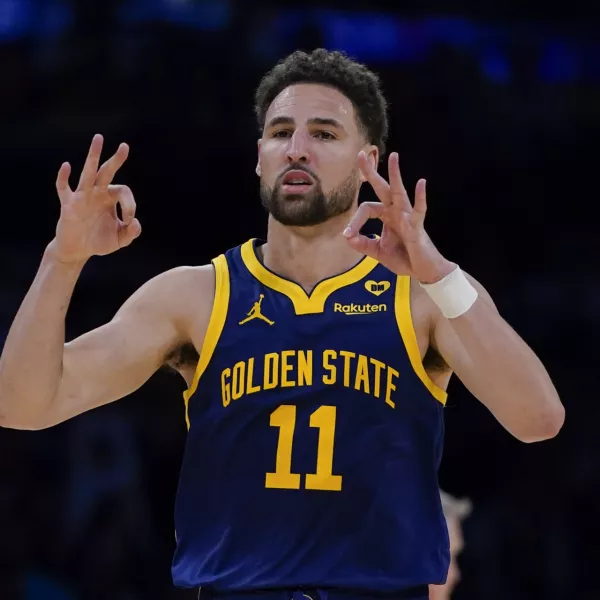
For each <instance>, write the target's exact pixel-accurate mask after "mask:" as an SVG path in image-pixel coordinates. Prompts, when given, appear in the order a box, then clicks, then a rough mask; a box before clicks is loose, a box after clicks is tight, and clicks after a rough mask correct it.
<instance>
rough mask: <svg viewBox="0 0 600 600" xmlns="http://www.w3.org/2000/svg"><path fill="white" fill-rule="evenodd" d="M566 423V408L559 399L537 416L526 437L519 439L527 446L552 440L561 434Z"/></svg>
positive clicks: (521, 436) (525, 434)
mask: <svg viewBox="0 0 600 600" xmlns="http://www.w3.org/2000/svg"><path fill="white" fill-rule="evenodd" d="M564 423H565V408H564V406H563V405H562V404H561V403H560V401H559V400H558V398H557V399H556V400H555V401H553V402H552V403H551V404H550V405H549V406H545V407H544V408H543V409H542V410H541V411H540V412H539V413H538V414H537V415H536V418H535V419H534V420H533V423H531V424H530V427H528V428H527V431H526V432H524V435H520V436H517V437H518V438H519V439H520V440H521V441H522V442H525V443H527V444H531V443H534V442H544V441H546V440H551V439H552V438H554V437H556V436H557V435H558V434H559V432H560V430H561V429H562V427H563V425H564Z"/></svg>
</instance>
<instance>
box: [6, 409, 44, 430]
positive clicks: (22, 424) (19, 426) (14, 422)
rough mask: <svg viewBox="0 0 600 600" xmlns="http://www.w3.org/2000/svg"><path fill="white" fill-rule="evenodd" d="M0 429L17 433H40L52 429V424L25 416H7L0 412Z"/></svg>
mask: <svg viewBox="0 0 600 600" xmlns="http://www.w3.org/2000/svg"><path fill="white" fill-rule="evenodd" d="M0 427H1V428H3V429H16V430H18V431H41V430H42V429H48V428H49V427H52V423H50V422H48V421H44V420H42V419H36V418H32V417H31V416H27V415H12V414H11V415H7V414H4V413H1V412H0Z"/></svg>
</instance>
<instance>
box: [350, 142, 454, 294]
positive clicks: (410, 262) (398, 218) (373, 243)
mask: <svg viewBox="0 0 600 600" xmlns="http://www.w3.org/2000/svg"><path fill="white" fill-rule="evenodd" d="M358 161H359V166H360V168H361V170H362V172H363V174H364V176H365V178H366V179H367V181H368V182H369V183H370V184H371V186H372V187H373V189H374V190H375V193H376V194H377V197H378V198H379V200H381V202H363V203H362V204H361V205H360V206H359V207H358V210H357V211H356V213H355V214H354V216H353V217H352V219H351V220H350V223H349V224H348V227H347V228H346V229H345V230H344V235H345V236H346V238H347V239H348V243H349V244H350V245H351V246H352V247H353V248H354V249H356V250H358V251H359V252H361V253H363V254H366V255H368V256H371V257H373V258H375V259H376V260H377V261H379V262H380V263H381V264H382V265H384V266H386V267H387V268H388V269H390V270H391V271H393V272H394V273H396V274H397V275H410V276H411V277H414V278H415V279H417V280H418V281H420V282H421V283H433V282H435V281H438V280H440V279H442V278H443V277H444V276H446V275H447V274H448V273H450V272H451V271H452V270H453V269H454V267H455V266H456V265H455V264H454V263H451V262H450V261H448V260H446V259H445V258H444V257H443V256H442V255H441V254H440V252H439V251H438V249H437V248H436V247H435V246H434V245H433V242H432V241H431V239H430V238H429V236H428V235H427V232H426V231H425V228H424V225H423V224H424V221H425V213H426V212H427V202H426V196H425V180H424V179H420V180H419V181H418V182H417V186H416V191H415V203H414V206H413V205H411V203H410V199H409V197H408V194H407V193H406V190H405V189H404V184H403V183H402V177H401V176H400V167H399V164H398V154H397V153H396V152H392V153H391V154H390V157H389V163H388V171H389V177H390V181H389V183H388V182H387V181H386V180H385V179H384V178H383V177H382V176H381V175H380V174H379V173H377V171H376V169H375V167H374V166H373V165H372V164H371V163H370V162H369V160H368V159H367V157H366V155H365V153H364V152H360V153H359V155H358ZM369 219H380V220H381V221H382V223H383V230H382V233H381V237H380V238H378V239H371V238H368V237H366V236H364V235H361V234H360V229H361V227H362V226H363V225H364V224H365V223H366V222H367V221H368V220H369Z"/></svg>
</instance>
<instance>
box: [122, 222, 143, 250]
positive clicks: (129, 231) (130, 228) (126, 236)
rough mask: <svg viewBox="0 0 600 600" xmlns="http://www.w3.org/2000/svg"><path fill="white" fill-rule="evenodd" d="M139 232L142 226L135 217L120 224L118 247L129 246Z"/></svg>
mask: <svg viewBox="0 0 600 600" xmlns="http://www.w3.org/2000/svg"><path fill="white" fill-rule="evenodd" d="M141 233H142V226H141V224H140V222H139V221H138V220H137V219H133V220H132V221H131V222H130V223H129V224H128V225H123V226H121V228H120V230H119V248H125V247H126V246H129V244H131V242H133V240H135V239H136V238H138V237H139V236H140V234H141Z"/></svg>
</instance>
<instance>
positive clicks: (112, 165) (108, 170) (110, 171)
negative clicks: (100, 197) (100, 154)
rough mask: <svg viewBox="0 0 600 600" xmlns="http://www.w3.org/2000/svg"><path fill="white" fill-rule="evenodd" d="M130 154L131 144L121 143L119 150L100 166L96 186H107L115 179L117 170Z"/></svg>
mask: <svg viewBox="0 0 600 600" xmlns="http://www.w3.org/2000/svg"><path fill="white" fill-rule="evenodd" d="M128 156H129V146H128V145H127V144H121V145H120V146H119V148H118V149H117V151H116V152H115V153H114V154H113V155H112V156H111V157H110V158H109V159H108V160H107V161H106V162H105V163H104V164H103V165H102V166H101V167H100V170H99V171H98V175H97V176H96V186H98V187H99V188H107V187H108V186H109V185H110V184H111V183H112V180H113V179H114V177H115V175H116V174H117V171H118V170H119V169H120V168H121V167H122V166H123V164H124V163H125V161H126V160H127V157H128Z"/></svg>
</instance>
